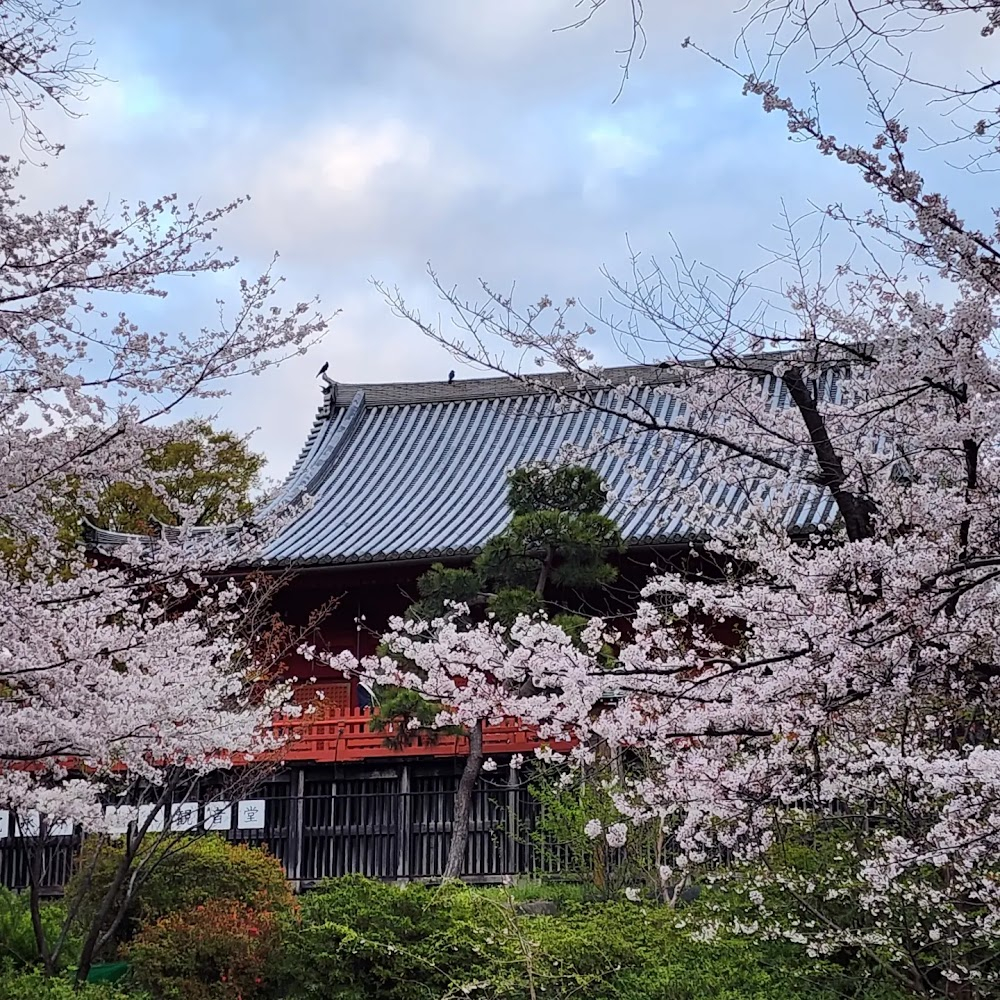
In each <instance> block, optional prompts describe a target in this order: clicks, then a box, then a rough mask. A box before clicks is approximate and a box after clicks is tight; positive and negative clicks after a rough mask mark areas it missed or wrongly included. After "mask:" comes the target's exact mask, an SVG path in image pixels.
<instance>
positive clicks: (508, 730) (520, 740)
mask: <svg viewBox="0 0 1000 1000" xmlns="http://www.w3.org/2000/svg"><path fill="white" fill-rule="evenodd" d="M371 718H372V712H371V709H368V708H354V709H344V710H340V711H338V712H337V713H336V714H330V715H327V716H325V717H323V718H321V719H317V718H316V717H315V716H313V715H305V714H303V715H301V716H299V717H298V718H282V719H280V720H278V721H276V722H275V726H274V729H275V732H276V733H277V734H278V735H279V736H280V737H281V738H282V739H283V740H284V745H283V746H282V747H281V749H280V750H278V751H276V753H275V756H276V757H277V758H278V759H281V760H287V761H316V762H318V763H323V764H332V763H340V762H344V761H363V760H371V759H385V758H390V757H397V758H398V757H461V756H464V755H465V754H466V753H468V749H469V741H468V740H467V739H466V738H465V737H464V736H448V735H444V734H441V735H438V736H437V737H436V738H433V737H432V736H431V735H425V734H424V733H415V734H410V735H408V736H407V737H406V739H405V741H404V742H403V745H402V746H400V747H396V746H392V745H390V744H389V740H391V739H393V737H396V736H398V733H396V732H395V731H394V729H393V727H392V725H391V724H390V725H389V726H388V727H386V729H385V730H383V731H382V732H375V731H373V730H372V728H371ZM548 742H550V741H548V740H544V741H543V740H539V738H538V736H537V734H536V733H535V731H534V730H533V729H531V728H530V727H525V726H522V725H521V724H520V723H519V722H518V721H517V720H516V719H505V720H504V721H503V722H502V723H500V724H499V725H495V726H487V727H486V730H485V732H484V734H483V749H484V751H485V752H486V754H487V755H489V756H492V755H494V754H512V753H525V754H527V753H532V752H533V751H534V750H535V749H536V748H537V747H539V746H541V745H542V744H543V743H548ZM551 746H552V748H553V749H554V750H560V751H565V750H568V749H569V748H570V747H571V746H572V744H571V743H562V742H560V743H556V742H552V743H551Z"/></svg>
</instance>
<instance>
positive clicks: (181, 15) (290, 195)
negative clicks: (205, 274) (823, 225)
mask: <svg viewBox="0 0 1000 1000" xmlns="http://www.w3.org/2000/svg"><path fill="white" fill-rule="evenodd" d="M730 6H742V4H732V5H729V4H726V3H725V2H721V3H716V2H715V0H712V2H711V3H697V4H696V3H693V2H691V0H657V2H656V6H655V8H654V5H653V3H647V8H648V11H647V20H646V27H647V32H648V36H649V41H648V47H647V50H646V54H645V56H644V58H643V59H642V61H641V62H640V63H638V64H637V65H635V66H634V67H633V73H632V77H631V80H630V81H629V83H628V85H627V86H626V88H625V90H624V93H623V94H622V96H621V98H620V99H619V100H618V101H617V102H614V103H613V98H614V97H615V94H616V91H617V90H618V85H619V77H620V72H619V69H618V64H619V61H620V57H619V56H618V55H616V51H615V50H616V49H618V48H620V47H621V45H622V44H623V43H624V42H625V41H626V40H627V37H628V28H629V24H628V22H627V20H625V14H626V11H627V7H628V5H627V4H625V3H616V2H614V0H612V2H609V3H608V4H607V5H606V6H605V8H604V9H603V10H602V11H601V12H600V16H599V17H598V18H595V19H594V21H592V22H591V24H589V25H588V26H587V27H586V28H584V29H580V30H574V31H563V32H554V31H553V30H552V29H553V28H557V27H559V26H560V25H565V24H567V23H569V22H571V21H572V20H573V19H574V18H575V17H577V16H578V15H579V11H578V9H577V8H576V5H575V0H476V2H470V0H420V2H416V0H285V2H283V3H280V4H276V3H274V2H272V0H174V2H173V3H169V4H167V3H162V2H160V0H128V2H127V3H124V2H122V0H82V3H81V6H80V8H79V11H78V14H79V23H80V33H81V34H82V35H83V36H84V37H89V38H92V39H93V41H94V53H95V56H96V57H97V59H98V66H99V69H100V71H101V72H102V73H103V74H104V75H105V76H106V77H107V78H108V81H107V82H106V83H104V84H103V85H102V86H101V87H100V88H99V89H97V90H95V91H93V92H92V93H91V95H90V98H89V100H88V102H87V104H86V106H85V107H84V109H83V110H84V111H85V115H84V117H82V118H81V119H79V120H75V121H70V120H65V119H60V120H53V124H52V125H50V129H51V131H52V132H53V137H54V138H56V139H58V140H60V141H62V142H65V143H66V146H67V149H66V151H65V152H64V153H63V155H62V156H60V157H59V159H58V160H57V161H56V162H55V163H53V164H51V165H50V166H49V167H47V168H46V169H45V170H44V171H35V172H34V173H33V174H32V176H31V179H30V193H31V196H32V198H39V199H42V200H49V201H53V200H58V201H60V202H62V201H72V200H73V199H74V198H77V197H79V198H84V197H93V198H95V199H98V200H102V199H108V198H110V199H111V200H112V201H114V200H116V199H118V198H123V197H124V198H129V199H136V198H140V197H145V198H151V197H153V196H155V195H157V194H159V193H164V192H172V191H176V192H178V193H179V194H180V195H181V197H182V200H189V199H194V198H200V199H202V201H203V203H205V204H211V203H216V202H223V201H227V200H229V199H230V198H231V197H233V196H235V195H240V194H250V195H251V199H252V200H251V202H250V203H249V205H247V206H246V207H245V208H243V209H241V210H240V211H239V212H238V213H237V215H236V216H234V217H232V218H231V220H230V221H228V222H227V224H226V226H225V229H224V231H223V236H224V243H225V245H226V248H227V249H228V250H230V251H232V252H233V253H236V254H238V255H239V256H240V258H241V261H242V264H241V267H242V268H243V271H242V273H244V274H247V275H248V276H249V275H252V274H255V273H257V272H259V271H260V270H261V269H262V268H263V267H264V266H265V265H266V262H267V260H268V259H269V258H270V255H271V254H272V252H273V251H275V250H278V251H279V252H280V253H281V264H280V270H281V273H283V274H284V275H285V277H286V278H287V289H288V293H289V298H290V299H299V298H309V297H311V296H313V295H314V294H319V295H320V297H321V299H322V302H323V305H324V307H325V309H326V310H328V311H330V312H332V311H333V310H335V309H339V310H341V312H340V314H339V316H338V317H337V319H336V320H335V321H334V323H333V325H332V327H331V330H330V333H329V334H328V336H327V338H326V341H325V342H324V343H323V344H322V345H320V346H319V347H317V348H315V349H314V350H312V351H311V352H310V354H309V355H308V356H307V357H305V358H298V359H296V360H295V361H293V362H290V363H288V364H287V365H285V366H283V367H282V368H281V369H280V370H277V371H275V372H273V373H271V374H270V375H268V376H266V377H264V378H262V379H258V380H254V381H253V382H252V383H247V384H235V385H234V386H233V387H232V390H233V395H232V396H230V397H229V398H228V399H227V400H225V401H223V402H221V403H220V404H218V409H217V410H215V411H214V415H215V416H216V419H217V422H218V423H219V424H220V425H225V426H229V427H232V428H234V429H237V430H239V431H250V430H253V429H254V428H259V430H258V431H257V433H256V435H255V437H254V442H255V445H256V447H257V448H258V449H259V450H262V451H264V452H265V453H266V454H267V456H268V458H269V459H270V462H271V465H270V470H269V471H270V473H271V474H272V475H273V476H281V475H283V474H284V473H285V472H286V471H287V469H288V466H289V465H290V463H291V461H292V459H293V458H294V456H295V454H296V452H297V451H298V448H299V447H300V445H301V443H302V441H303V439H304V436H305V434H306V431H307V429H308V427H309V424H310V422H311V420H312V417H313V414H314V411H315V408H316V406H317V405H318V402H319V398H320V397H319V388H318V386H317V384H316V380H315V373H316V369H317V368H318V367H319V365H320V364H321V363H322V362H324V361H329V362H330V374H331V375H332V376H333V377H335V378H336V379H338V380H340V381H349V382H359V381H395V380H415V379H425V378H426V379H435V378H444V377H446V375H447V372H448V370H449V369H450V368H451V367H453V366H454V362H453V360H452V359H451V358H450V357H449V356H448V355H447V354H445V353H444V352H443V351H442V350H441V349H440V348H439V347H436V346H435V345H432V344H430V343H428V342H427V341H425V340H423V339H422V338H421V336H420V334H419V333H418V332H417V331H416V330H414V329H413V328H412V327H410V326H409V325H407V324H406V323H405V322H404V321H401V320H399V319H397V318H394V317H393V316H392V315H391V313H390V312H389V310H388V308H387V307H386V305H385V304H384V302H383V301H382V299H381V298H380V296H379V295H378V293H377V292H376V291H375V290H374V289H373V288H372V287H371V285H370V283H369V279H370V278H372V277H373V276H374V277H376V278H378V279H381V280H383V281H385V282H387V283H389V284H395V285H398V286H399V287H400V288H401V290H402V291H403V293H404V294H405V295H406V297H407V298H408V299H409V300H410V301H412V302H413V303H414V304H415V305H418V306H419V307H421V308H422V309H423V310H424V312H425V314H427V315H436V314H437V313H438V312H439V311H441V310H442V308H443V307H442V306H441V305H440V304H439V303H438V302H437V300H436V299H435V297H434V295H433V294H432V292H431V290H430V288H429V285H428V281H427V279H426V276H425V274H424V268H425V266H426V263H427V262H428V261H431V262H432V263H433V265H434V267H435V268H436V270H437V271H438V272H439V273H440V274H441V276H442V277H443V279H444V280H445V281H446V282H448V283H452V282H454V283H456V284H457V285H458V286H459V288H460V289H461V290H462V291H463V292H466V293H467V294H468V295H469V296H471V297H474V296H475V294H476V288H477V279H479V278H481V277H482V278H485V279H488V280H489V281H490V282H491V283H493V284H494V285H496V286H502V287H507V286H509V285H510V284H511V283H513V282H515V281H516V282H517V287H518V290H519V295H521V296H523V300H525V301H527V300H533V299H536V298H537V297H538V296H539V295H541V294H543V293H547V294H550V295H552V296H553V297H554V298H563V297H565V296H568V295H573V296H577V297H579V298H581V299H582V300H583V301H584V302H585V303H587V304H588V305H595V304H596V303H597V301H598V299H599V298H600V296H601V294H602V292H603V291H604V287H605V285H604V281H603V279H602V278H601V276H600V273H599V269H600V267H601V265H607V266H608V267H609V268H610V269H611V270H612V271H618V270H623V269H624V266H625V265H626V264H627V247H626V234H627V237H628V240H629V241H630V243H631V245H632V246H633V247H635V248H637V249H640V250H642V251H644V252H647V253H651V254H656V255H658V256H661V257H667V256H669V254H670V253H671V248H672V245H673V241H676V243H677V244H678V245H679V246H680V247H681V248H682V249H683V250H684V252H685V254H686V255H688V256H689V257H691V258H695V259H698V260H703V261H705V262H707V263H709V264H712V265H715V266H718V267H720V268H722V269H723V270H726V271H727V272H734V271H738V270H740V269H742V268H748V267H752V266H754V265H755V264H756V263H758V262H759V261H760V260H761V259H763V254H764V251H763V250H762V249H761V246H762V245H764V246H773V245H774V244H775V243H776V242H777V237H776V236H775V234H774V231H773V228H772V227H773V225H774V223H775V222H776V220H777V219H778V216H779V212H780V207H781V203H782V201H784V202H785V204H786V205H787V206H788V207H789V210H790V211H791V212H792V213H793V214H797V213H800V212H802V211H806V210H808V209H809V206H810V204H811V203H817V204H824V205H825V204H828V203H829V202H831V201H834V200H838V199H840V198H847V199H850V198H851V197H854V196H855V195H857V194H858V193H859V192H860V189H861V188H860V184H859V182H858V181H857V180H856V178H854V177H853V176H852V175H851V173H850V171H849V170H847V169H846V168H844V167H843V166H841V165H839V164H837V163H835V162H833V161H831V160H826V159H823V158H821V157H818V156H817V155H816V154H815V153H814V152H813V151H811V150H809V149H808V148H807V147H805V146H803V145H800V144H796V143H790V142H788V141H787V138H786V133H785V131H784V123H783V122H782V121H781V120H779V119H778V117H777V116H770V117H768V116H765V115H763V114H762V113H761V111H760V108H759V103H757V102H755V101H754V100H753V99H751V98H744V97H742V96H741V94H740V86H739V83H738V81H734V79H733V78H732V77H730V76H728V75H727V74H726V73H725V72H724V71H722V70H720V69H719V68H718V67H717V66H715V65H713V64H712V63H711V62H710V61H709V60H707V59H706V58H705V57H704V56H701V55H699V54H698V53H697V52H695V51H693V50H691V49H686V50H682V49H681V42H682V40H683V39H684V38H685V36H688V35H690V36H693V37H694V38H695V39H696V40H697V41H699V42H701V43H703V44H704V45H706V46H708V47H710V48H712V49H713V50H715V51H719V52H720V53H721V54H723V55H731V54H732V42H733V39H734V38H735V36H736V34H737V31H738V29H739V27H740V25H741V23H742V21H741V17H740V15H739V14H733V13H729V12H728V11H729V8H730ZM942 46H944V47H942ZM954 55H955V53H954V52H949V51H948V48H947V44H945V43H943V42H942V41H941V40H940V39H939V40H937V41H936V42H935V56H936V57H940V58H942V59H944V60H945V61H947V59H949V58H951V57H953V56H954ZM798 68H799V69H800V68H801V67H798ZM792 69H793V70H795V69H797V68H796V67H794V66H793V67H792ZM790 75H792V76H794V73H791V74H790ZM798 87H799V91H798V92H799V93H800V94H801V93H803V92H805V93H808V85H804V84H803V83H802V82H801V80H800V81H798ZM824 97H825V101H826V103H825V104H824V113H826V112H828V111H829V112H830V113H832V114H833V115H834V116H836V115H837V114H838V113H841V112H844V113H845V114H846V111H845V110H844V109H846V108H849V107H850V106H851V103H852V101H853V102H855V104H856V102H857V100H858V95H857V94H856V93H854V92H852V91H851V88H850V84H849V81H848V82H846V83H845V82H837V83H834V84H833V89H832V90H828V91H826V92H825V93H824ZM865 134H866V132H865V131H864V130H862V131H861V132H860V133H859V138H864V136H865ZM231 280H232V283H233V284H235V281H236V278H235V276H234V277H232V279H231ZM196 284H198V283H196V282H192V283H190V284H185V285H184V286H183V287H182V288H181V289H179V290H174V291H173V292H172V294H171V296H170V297H169V298H168V299H167V300H166V301H165V303H163V304H159V305H158V306H157V312H156V316H155V322H156V323H158V324H159V325H161V326H162V327H164V328H168V329H171V328H172V329H183V328H185V327H195V326H200V325H202V323H203V322H205V321H206V320H208V319H210V313H211V312H212V311H213V309H214V307H213V304H212V303H213V301H214V300H215V299H216V298H217V297H219V296H220V295H221V296H223V297H225V295H226V294H227V289H226V287H225V285H223V286H222V287H221V288H220V287H218V286H215V285H210V284H207V283H202V287H201V288H200V289H196V288H194V285H196ZM442 318H443V319H444V320H445V321H447V315H446V314H443V316H442ZM151 321H152V320H151ZM605 346H606V347H607V348H608V351H607V353H606V355H605V360H607V361H611V360H612V359H613V357H614V355H613V353H611V351H610V345H605ZM459 374H460V376H461V375H463V374H464V375H472V374H474V372H472V371H471V370H462V369H461V368H460V370H459Z"/></svg>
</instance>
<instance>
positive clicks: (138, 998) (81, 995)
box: [0, 966, 146, 1000]
mask: <svg viewBox="0 0 1000 1000" xmlns="http://www.w3.org/2000/svg"><path fill="white" fill-rule="evenodd" d="M145 996H146V995H145V994H143V993H140V992H139V991H138V990H134V991H130V990H125V989H123V988H122V987H119V986H98V985H91V984H85V985H84V986H82V987H80V988H79V989H77V987H76V984H75V983H74V982H73V981H72V979H66V978H61V977H52V978H50V977H47V976H45V975H44V974H43V973H42V971H41V970H40V969H32V970H31V971H23V970H14V969H12V968H10V966H7V967H5V968H3V969H0V1000H144V998H145Z"/></svg>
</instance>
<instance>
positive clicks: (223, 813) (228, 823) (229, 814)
mask: <svg viewBox="0 0 1000 1000" xmlns="http://www.w3.org/2000/svg"><path fill="white" fill-rule="evenodd" d="M232 825H233V807H232V806H231V805H230V804H229V803H228V802H206V803H205V823H204V826H205V829H206V830H228V829H230V828H231V827H232Z"/></svg>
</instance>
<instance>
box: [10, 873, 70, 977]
mask: <svg viewBox="0 0 1000 1000" xmlns="http://www.w3.org/2000/svg"><path fill="white" fill-rule="evenodd" d="M41 916H42V928H43V929H44V932H45V937H46V940H47V941H49V942H55V941H56V940H58V938H59V934H60V932H61V931H62V926H63V922H64V921H65V918H66V907H65V906H64V905H63V904H62V902H61V901H55V900H52V901H47V902H44V903H42V906H41ZM78 954H79V941H78V940H77V939H76V938H74V939H73V940H70V941H68V942H67V946H66V947H65V948H64V949H63V951H62V954H61V955H60V962H59V964H60V966H65V965H69V964H71V963H72V962H73V961H74V960H75V959H76V957H77V955H78ZM0 960H5V961H7V962H8V963H10V964H11V965H12V966H15V967H18V966H19V967H24V966H29V965H35V964H37V963H38V962H40V961H41V955H40V954H39V951H38V944H37V943H36V941H35V930H34V928H33V926H32V924H31V909H30V906H29V900H28V894H27V893H26V892H14V891H13V890H12V889H7V888H4V887H3V886H0Z"/></svg>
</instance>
